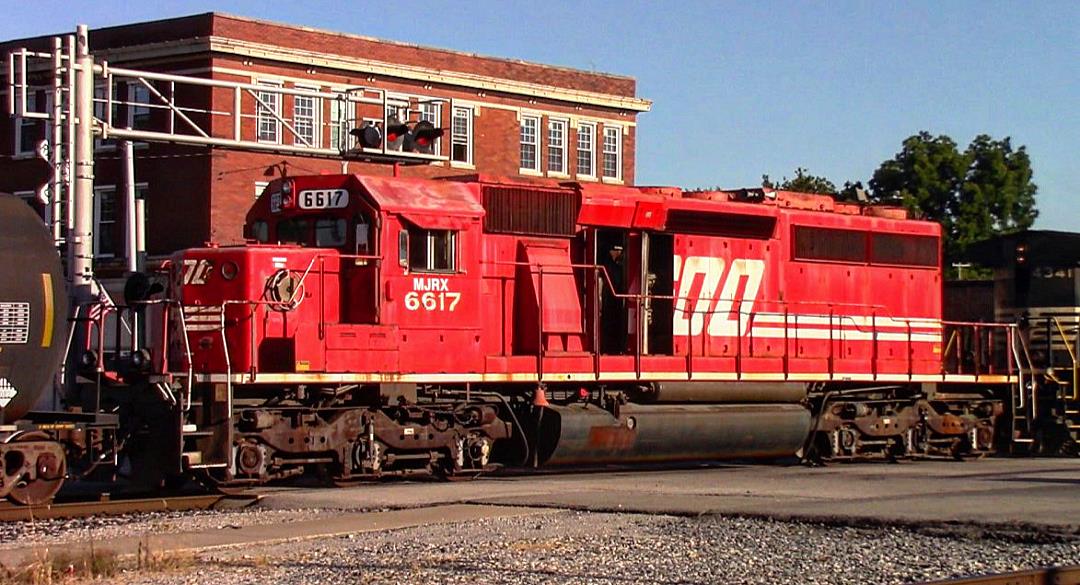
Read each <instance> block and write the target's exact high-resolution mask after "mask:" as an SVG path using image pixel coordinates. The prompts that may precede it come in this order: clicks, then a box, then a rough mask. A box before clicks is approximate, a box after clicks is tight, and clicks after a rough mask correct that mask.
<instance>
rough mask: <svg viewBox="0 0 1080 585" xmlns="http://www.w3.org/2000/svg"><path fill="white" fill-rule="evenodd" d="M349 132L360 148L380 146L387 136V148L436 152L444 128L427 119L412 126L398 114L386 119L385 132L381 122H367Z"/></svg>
mask: <svg viewBox="0 0 1080 585" xmlns="http://www.w3.org/2000/svg"><path fill="white" fill-rule="evenodd" d="M349 134H350V135H352V136H353V137H355V138H356V140H357V142H358V147H359V148H379V147H381V146H382V145H383V140H384V138H385V140H386V142H385V144H386V150H391V151H396V152H417V153H421V154H435V143H436V141H438V140H439V138H441V137H442V135H443V129H442V128H436V127H435V125H434V124H432V123H431V122H429V121H427V120H420V121H419V122H416V123H415V124H413V125H412V127H410V126H409V124H407V123H405V122H402V121H401V120H399V119H398V118H397V117H396V116H390V117H389V118H387V119H386V128H385V132H384V130H383V128H382V127H381V124H375V123H372V122H367V123H365V124H364V125H363V126H361V127H360V128H353V129H352V130H349ZM384 134H385V136H384Z"/></svg>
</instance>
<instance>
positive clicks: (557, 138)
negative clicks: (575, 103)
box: [547, 120, 566, 174]
mask: <svg viewBox="0 0 1080 585" xmlns="http://www.w3.org/2000/svg"><path fill="white" fill-rule="evenodd" d="M547 152H548V172H549V173H558V174H565V173H566V120H548V151H547Z"/></svg>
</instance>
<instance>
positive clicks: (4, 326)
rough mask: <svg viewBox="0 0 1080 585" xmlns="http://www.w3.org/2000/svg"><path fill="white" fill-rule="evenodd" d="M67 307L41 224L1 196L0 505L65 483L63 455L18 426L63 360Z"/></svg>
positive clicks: (37, 496) (29, 499)
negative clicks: (0, 466) (1, 464)
mask: <svg viewBox="0 0 1080 585" xmlns="http://www.w3.org/2000/svg"><path fill="white" fill-rule="evenodd" d="M67 316H68V302H67V295H66V293H65V290H64V278H63V273H62V271H61V266H60V258H59V257H58V255H57V253H56V249H55V248H54V247H53V241H52V238H51V237H50V236H49V233H48V231H47V230H46V228H45V226H44V225H43V224H42V221H41V218H40V217H39V216H38V215H37V213H35V212H34V210H33V209H32V208H31V207H30V206H29V205H27V204H26V203H25V202H23V201H22V200H20V199H18V198H16V197H12V196H11V195H5V194H0V457H2V458H3V461H4V466H3V468H2V469H0V498H4V497H7V498H9V499H12V500H14V501H16V502H18V503H22V504H36V503H41V502H43V501H47V500H49V499H51V498H52V497H53V495H55V493H56V491H57V490H58V489H59V487H60V484H61V483H63V481H64V475H65V473H66V461H65V454H64V449H63V447H62V446H61V445H60V443H58V442H57V441H55V440H53V438H52V437H51V436H50V435H48V434H47V433H44V432H42V431H40V430H37V428H36V427H35V425H33V424H28V423H27V422H26V421H24V420H21V419H23V418H24V417H26V416H27V414H28V413H29V412H30V410H31V409H32V408H33V407H34V405H35V404H37V402H38V401H39V399H40V398H41V397H42V396H43V395H44V393H45V392H46V391H47V390H49V389H51V387H52V380H53V376H54V375H55V374H56V372H57V368H58V366H59V365H60V360H61V359H63V354H64V348H65V346H66V341H67V331H68V325H67Z"/></svg>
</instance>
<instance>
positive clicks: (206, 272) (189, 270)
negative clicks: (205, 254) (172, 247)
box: [181, 258, 214, 285]
mask: <svg viewBox="0 0 1080 585" xmlns="http://www.w3.org/2000/svg"><path fill="white" fill-rule="evenodd" d="M213 267H214V265H213V264H212V263H211V262H210V261H209V260H207V259H206V258H203V259H195V258H184V274H183V277H182V278H181V283H182V284H185V285H188V284H206V279H207V278H208V277H209V276H210V269H211V268H213Z"/></svg>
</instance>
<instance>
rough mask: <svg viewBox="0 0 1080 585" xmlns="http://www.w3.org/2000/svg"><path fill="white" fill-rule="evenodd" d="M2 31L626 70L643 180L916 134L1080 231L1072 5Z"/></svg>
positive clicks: (57, 10)
mask: <svg viewBox="0 0 1080 585" xmlns="http://www.w3.org/2000/svg"><path fill="white" fill-rule="evenodd" d="M0 6H3V7H4V8H5V13H6V15H7V18H4V19H2V20H0V38H2V39H11V38H16V37H25V36H31V35H38V34H48V33H57V32H68V31H71V30H73V29H74V26H75V24H76V23H85V24H88V25H90V26H91V27H97V26H105V25H113V24H122V23H126V22H135V21H140V20H149V19H156V18H165V17H170V16H179V15H184V14H192V13H198V12H206V11H210V10H218V11H222V12H229V13H233V14H239V15H243V16H251V17H258V18H265V19H270V20H276V21H282V22H287V23H295V24H302V25H307V26H313V27H318V28H325V29H330V30H335V31H341V32H349V33H355V34H363V35H369V36H375V37H380V38H387V39H393V40H399V41H406V42H414V43H419V44H425V45H431V46H437V47H446V48H451V49H457V50H463V51H471V52H476V53H481V54H487V55H495V56H501V57H510V58H519V59H525V60H529V61H538V62H542V63H551V64H556V65H563V66H569V67H576V68H581V69H596V70H599V71H607V72H612V73H619V74H624V75H630V76H633V77H635V78H637V80H638V94H639V95H640V96H642V97H645V98H648V99H651V100H653V101H654V106H653V111H652V112H649V113H646V114H642V115H641V116H640V117H639V128H638V159H637V177H638V183H640V184H673V185H679V186H690V187H700V186H713V185H720V186H725V187H735V186H749V185H756V184H758V183H759V182H760V178H761V175H762V174H763V173H767V174H769V175H771V176H773V177H776V178H778V177H781V176H784V175H787V176H790V175H792V173H793V171H794V169H795V167H797V166H803V167H806V168H808V169H810V171H811V172H813V173H815V174H820V175H824V176H826V177H828V178H830V179H831V180H832V181H833V182H835V183H837V184H841V183H843V182H844V181H845V180H864V181H865V180H866V179H868V178H869V176H870V175H871V174H872V173H873V171H874V169H875V168H877V166H878V164H880V163H881V161H883V160H885V159H887V158H889V157H891V156H892V155H893V154H895V153H896V152H897V151H898V150H899V148H900V143H901V141H902V140H903V139H904V138H906V137H907V136H910V135H911V134H914V133H916V132H918V131H920V130H928V131H930V132H932V133H935V134H938V133H943V134H948V135H950V136H952V137H953V138H954V139H955V140H957V141H958V142H959V143H960V144H961V145H962V146H964V145H966V144H967V143H968V142H969V141H970V140H971V138H972V137H974V136H975V135H976V134H980V133H987V134H990V135H992V136H994V137H996V138H1001V137H1005V136H1011V137H1012V139H1013V144H1014V145H1026V146H1027V148H1028V152H1029V154H1030V155H1031V158H1032V163H1033V167H1034V172H1035V182H1036V183H1037V184H1038V185H1039V195H1038V203H1039V209H1040V211H1041V215H1040V217H1039V220H1038V222H1037V224H1036V225H1037V227H1041V228H1045V229H1063V230H1075V231H1080V206H1078V205H1077V203H1080V198H1078V197H1077V193H1076V192H1077V190H1080V156H1078V155H1080V2H1077V1H1076V0H1065V1H1040V2H987V1H977V2H976V1H950V2H879V1H867V2H827V3H826V2H820V3H819V2H790V3H788V2H694V1H686V0H683V1H669V2H655V1H653V2H648V1H635V2H631V1H618V2H616V1H610V2H587V1H578V2H575V1H564V0H544V1H542V2H537V1H535V0H530V1H510V0H505V1H475V0H474V1H467V2H462V1H449V0H448V1H444V2H436V1H423V0H412V1H407V2H397V3H393V2H386V3H382V2H368V1H358V0H351V1H350V0H347V1H340V0H339V1H336V2H326V1H315V0H307V1H304V2H275V1H266V0H263V1H260V2H244V1H225V0H219V1H217V2H205V1H190V2H177V1H170V0H156V1H141V2H124V1H118V0H96V1H93V2H59V1H54V0H44V1H41V0H39V1H37V2H12V1H10V0H3V1H2V2H0Z"/></svg>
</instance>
